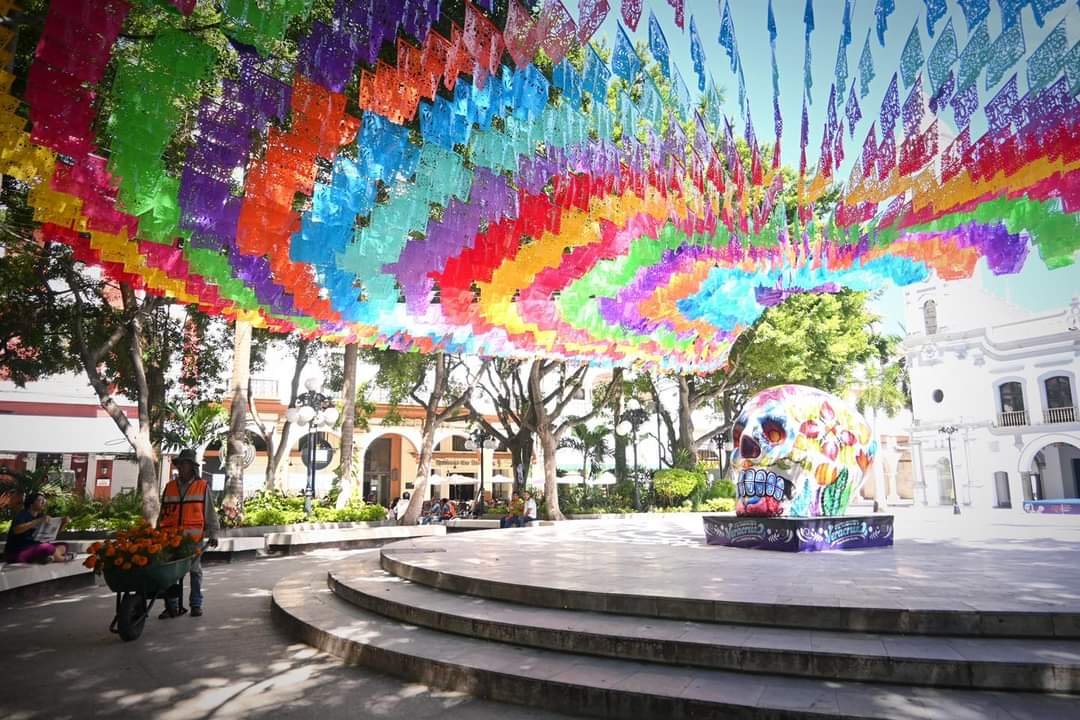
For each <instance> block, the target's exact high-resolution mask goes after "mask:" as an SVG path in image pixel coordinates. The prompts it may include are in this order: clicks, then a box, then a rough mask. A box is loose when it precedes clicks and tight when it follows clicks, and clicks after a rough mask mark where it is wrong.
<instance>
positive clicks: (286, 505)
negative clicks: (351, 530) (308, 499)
mask: <svg viewBox="0 0 1080 720" xmlns="http://www.w3.org/2000/svg"><path fill="white" fill-rule="evenodd" d="M385 519H386V508H384V507H383V506H382V505H374V504H372V505H369V504H367V503H365V502H363V501H361V500H353V501H352V502H350V503H349V504H348V505H346V506H345V507H343V508H342V509H340V510H338V509H337V508H335V507H334V506H333V505H331V504H330V500H329V498H323V499H322V500H320V501H318V502H317V503H316V505H315V506H314V507H313V508H312V509H311V517H310V518H308V517H307V515H306V514H305V513H304V496H303V495H286V494H284V493H281V492H277V491H273V490H258V491H256V492H255V493H254V494H253V495H251V496H249V497H247V498H246V499H245V500H244V522H243V525H244V526H245V527H253V526H257V525H293V524H295V523H302V522H306V521H313V522H375V521H378V520H385Z"/></svg>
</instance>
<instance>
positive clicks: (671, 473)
mask: <svg viewBox="0 0 1080 720" xmlns="http://www.w3.org/2000/svg"><path fill="white" fill-rule="evenodd" d="M704 487H705V473H703V472H700V471H698V470H685V469H682V468H668V469H666V470H658V471H657V472H656V473H655V474H654V475H653V492H654V493H655V494H656V500H657V503H658V504H660V505H662V506H664V507H670V506H672V505H677V504H678V503H681V502H682V501H683V500H686V499H687V498H689V497H690V496H691V495H693V494H694V493H695V491H699V489H704Z"/></svg>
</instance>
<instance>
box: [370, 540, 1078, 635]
mask: <svg viewBox="0 0 1080 720" xmlns="http://www.w3.org/2000/svg"><path fill="white" fill-rule="evenodd" d="M481 534H482V533H476V535H478V536H479V535H481ZM489 552H490V551H489ZM453 557H455V556H454V555H451V554H449V553H447V552H446V551H445V550H444V549H442V548H437V547H433V546H419V545H415V546H402V545H395V546H391V547H388V548H386V549H384V551H383V552H382V554H381V563H382V568H383V569H384V570H386V571H387V572H389V573H391V574H393V575H395V576H397V577H401V578H404V579H407V580H411V581H412V582H415V583H418V584H421V585H426V586H428V587H432V588H435V589H438V590H443V591H446V592H450V593H459V594H464V595H471V596H474V597H478V598H485V599H489V600H501V601H505V602H513V603H519V604H522V605H531V606H534V607H541V608H558V609H570V610H579V611H586V612H601V613H614V614H618V615H636V616H642V617H647V618H670V619H676V620H690V621H698V622H710V623H731V624H742V625H755V626H769V627H786V628H797V629H801V630H810V631H816V630H836V631H842V632H867V633H889V634H911V635H946V636H954V637H984V638H1025V639H1034V638H1043V639H1056V640H1061V639H1077V640H1080V612H1067V611H1059V610H1055V609H1053V608H1048V609H1043V608H1040V607H1038V606H1036V605H1035V604H1032V606H1031V607H1030V609H1025V610H1014V609H1006V608H1000V609H999V608H997V607H995V606H988V607H987V608H986V609H970V608H968V609H951V608H949V607H946V606H945V605H944V603H942V602H941V601H938V600H934V601H929V600H924V599H920V598H918V597H910V596H909V597H904V596H897V598H896V599H895V600H891V601H890V603H891V606H886V605H885V604H884V603H882V604H881V605H879V606H876V607H872V606H866V605H855V604H851V603H852V602H853V601H854V600H858V599H860V598H859V597H858V595H852V598H851V599H848V600H847V601H846V602H827V603H824V602H819V603H816V604H805V603H803V602H799V601H797V600H795V599H791V600H789V601H783V602H781V601H768V600H763V599H760V598H758V597H757V596H756V595H755V594H753V593H747V594H745V595H744V596H741V597H738V598H735V597H732V598H730V599H715V598H709V597H694V596H688V595H686V594H678V593H677V592H676V591H673V592H671V594H667V593H664V592H662V591H661V592H658V591H656V590H653V591H645V590H624V591H616V590H611V589H609V590H601V589H597V587H596V586H595V584H593V583H591V582H589V583H587V584H586V583H582V582H581V581H578V583H577V584H576V585H575V584H569V583H566V584H563V583H562V582H561V581H560V579H559V578H558V577H553V578H552V579H551V580H550V581H549V582H548V583H547V584H536V582H535V581H534V582H532V583H531V584H522V583H515V582H509V581H506V580H502V579H496V578H493V577H485V576H484V575H483V574H480V573H478V572H476V571H471V574H470V573H469V572H464V571H459V570H457V569H456V568H455V567H454V566H455V563H454V561H453ZM658 573H659V574H658V576H657V577H658V578H662V576H663V572H662V571H658ZM658 582H659V583H660V584H662V579H661V580H659V581H658Z"/></svg>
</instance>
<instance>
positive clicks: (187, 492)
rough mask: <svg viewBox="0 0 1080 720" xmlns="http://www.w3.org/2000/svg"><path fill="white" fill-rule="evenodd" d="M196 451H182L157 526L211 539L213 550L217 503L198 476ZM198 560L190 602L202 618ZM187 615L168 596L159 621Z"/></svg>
mask: <svg viewBox="0 0 1080 720" xmlns="http://www.w3.org/2000/svg"><path fill="white" fill-rule="evenodd" d="M195 459H196V455H195V451H194V450H191V449H190V448H189V449H186V450H181V451H180V454H179V455H178V456H177V457H176V461H175V462H174V463H173V465H175V467H176V473H177V477H176V479H175V480H170V481H169V482H168V483H166V484H165V491H164V492H163V493H162V495H161V515H160V516H159V518H158V527H159V528H161V529H162V530H167V529H173V530H183V532H184V534H185V535H189V536H191V537H194V538H195V540H196V541H201V540H202V539H203V537H204V536H205V537H207V538H209V540H210V543H209V544H210V547H217V531H218V519H217V513H216V512H214V503H213V500H212V499H211V497H210V484H209V483H207V482H206V481H205V480H203V479H202V478H201V477H200V476H199V466H198V465H197V464H196V462H195ZM199 560H200V559H199V558H198V557H196V558H195V560H194V561H193V562H192V563H191V576H190V580H191V592H190V594H189V596H188V600H189V602H190V604H191V616H192V617H199V616H201V615H202V614H203V610H202V606H203V595H202V564H201V563H200V562H199ZM186 612H187V609H186V608H184V607H183V606H181V605H180V598H179V597H172V596H168V597H166V599H165V610H163V611H162V613H161V614H160V615H158V617H159V618H161V619H165V618H174V617H179V616H181V615H183V614H184V613H186Z"/></svg>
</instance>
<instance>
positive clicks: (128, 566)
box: [123, 562, 131, 570]
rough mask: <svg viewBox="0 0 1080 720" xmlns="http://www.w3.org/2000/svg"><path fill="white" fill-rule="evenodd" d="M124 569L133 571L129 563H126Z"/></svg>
mask: <svg viewBox="0 0 1080 720" xmlns="http://www.w3.org/2000/svg"><path fill="white" fill-rule="evenodd" d="M123 568H124V570H130V569H131V563H129V562H126V563H124V566H123Z"/></svg>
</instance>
